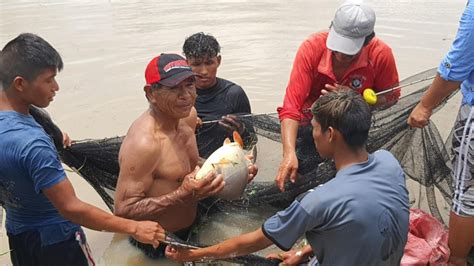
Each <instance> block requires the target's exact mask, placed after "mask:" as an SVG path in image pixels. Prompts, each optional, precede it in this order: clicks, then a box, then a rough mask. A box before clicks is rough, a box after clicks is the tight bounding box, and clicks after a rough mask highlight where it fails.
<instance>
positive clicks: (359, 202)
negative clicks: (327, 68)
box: [166, 90, 409, 265]
mask: <svg viewBox="0 0 474 266" xmlns="http://www.w3.org/2000/svg"><path fill="white" fill-rule="evenodd" d="M312 113H313V120H312V125H313V138H314V143H315V145H316V147H317V149H318V152H319V154H320V155H321V156H322V157H324V158H329V159H333V160H334V163H335V166H336V169H337V174H336V176H335V178H333V179H332V180H330V181H328V182H327V183H325V184H324V185H321V186H318V187H316V188H314V189H313V190H310V191H309V192H308V193H307V194H306V195H305V196H303V197H301V199H299V200H296V201H294V202H293V203H292V204H291V205H290V206H289V207H288V208H287V209H285V210H283V211H280V212H278V213H276V214H275V215H274V216H272V217H270V218H269V219H268V220H266V221H265V222H264V224H263V225H262V227H261V228H259V229H258V230H256V231H254V232H251V233H248V234H244V235H241V236H237V237H234V238H231V239H229V240H226V241H224V242H222V243H220V244H217V245H214V246H211V247H207V248H203V249H195V250H186V249H175V248H172V247H168V249H167V251H166V255H167V256H168V257H169V258H171V259H175V260H182V261H193V260H197V259H200V258H203V257H205V258H208V259H219V258H226V257H234V256H241V255H244V254H248V253H252V252H255V251H258V250H261V249H263V248H266V247H268V246H270V245H272V244H275V245H277V246H278V247H279V248H281V249H283V250H290V249H291V247H292V246H293V245H294V244H295V242H296V241H297V240H298V239H299V238H300V237H301V236H303V235H305V236H306V239H307V240H308V243H309V245H307V246H305V247H303V248H302V249H301V250H292V251H289V252H285V253H282V254H280V255H279V256H273V257H276V258H279V259H281V260H283V262H284V263H285V264H298V263H301V262H303V261H305V260H307V259H310V258H311V257H313V258H312V259H311V261H310V262H311V263H310V264H311V265H319V264H321V265H399V264H400V260H401V258H402V256H403V250H404V247H405V244H406V241H407V234H408V222H409V221H408V218H409V205H408V191H407V189H406V186H405V176H404V174H403V170H402V168H401V166H400V164H399V163H398V161H397V160H396V159H395V157H393V155H392V154H391V153H389V152H388V151H384V150H379V151H377V152H375V153H373V154H369V153H368V152H367V150H366V142H367V138H368V132H369V128H370V124H371V113H370V108H369V106H368V105H367V103H366V102H365V101H364V100H363V99H362V97H361V96H360V95H359V94H357V93H356V92H354V91H352V90H341V91H338V92H330V93H328V94H327V95H324V96H322V97H321V98H319V99H318V100H317V101H316V102H315V104H314V105H313V107H312Z"/></svg>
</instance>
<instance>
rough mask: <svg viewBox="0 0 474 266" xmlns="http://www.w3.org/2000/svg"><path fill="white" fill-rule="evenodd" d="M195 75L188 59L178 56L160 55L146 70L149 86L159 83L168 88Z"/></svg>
mask: <svg viewBox="0 0 474 266" xmlns="http://www.w3.org/2000/svg"><path fill="white" fill-rule="evenodd" d="M195 75H196V74H195V73H194V72H193V71H192V70H191V67H190V66H189V65H188V63H186V59H184V58H183V57H182V56H180V55H177V54H160V55H159V56H157V57H155V58H153V59H152V60H151V61H150V63H148V65H147V67H146V70H145V80H146V83H147V84H148V85H151V84H153V83H159V84H161V85H164V86H167V87H174V86H176V85H178V84H179V83H180V82H181V81H183V80H185V79H187V78H189V77H192V76H195Z"/></svg>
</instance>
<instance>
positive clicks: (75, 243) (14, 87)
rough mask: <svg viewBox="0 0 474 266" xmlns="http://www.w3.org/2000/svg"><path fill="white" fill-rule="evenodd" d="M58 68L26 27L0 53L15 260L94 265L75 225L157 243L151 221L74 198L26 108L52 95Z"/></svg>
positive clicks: (0, 124)
mask: <svg viewBox="0 0 474 266" xmlns="http://www.w3.org/2000/svg"><path fill="white" fill-rule="evenodd" d="M62 67H63V62H62V59H61V56H60V55H59V53H58V52H57V51H56V50H55V49H54V48H53V47H52V46H51V45H50V44H49V43H48V42H46V41H45V40H44V39H42V38H41V37H39V36H37V35H34V34H30V33H24V34H21V35H19V36H18V37H16V38H15V39H13V40H11V41H10V42H8V43H7V44H6V45H5V47H4V48H3V49H2V51H1V52H0V81H1V84H2V87H0V192H1V193H0V202H3V204H4V208H5V210H6V230H7V235H8V240H9V246H10V250H11V253H10V257H11V261H12V263H13V265H25V266H26V265H48V266H51V265H95V264H94V261H93V260H92V257H91V254H90V253H89V251H90V250H89V248H88V246H87V243H86V239H85V236H84V232H83V231H82V229H81V227H80V225H84V226H86V227H88V228H90V229H93V230H98V231H109V232H119V233H125V234H130V235H133V237H134V238H137V239H139V240H140V241H142V242H145V243H150V244H153V245H154V246H158V244H159V239H163V237H164V233H163V229H162V228H161V226H160V225H159V224H158V223H156V222H150V221H141V222H137V221H133V220H128V219H124V218H119V217H116V216H113V215H111V214H109V213H106V212H105V211H103V210H101V209H98V208H96V207H94V206H92V205H89V204H87V203H85V202H83V201H81V200H79V199H78V198H77V197H76V195H75V192H74V189H73V187H72V185H71V183H70V182H69V180H68V179H67V177H66V174H65V172H64V169H63V168H62V165H61V161H60V160H59V158H58V154H57V151H56V148H55V146H54V144H53V142H52V140H51V139H50V137H49V136H48V135H47V134H46V132H45V131H44V130H43V128H42V127H41V126H40V125H39V124H38V123H36V121H35V120H34V119H33V117H32V116H31V115H30V114H29V107H30V106H31V105H35V106H37V107H41V108H44V107H47V106H48V105H49V104H50V102H51V101H53V98H54V96H55V94H56V92H57V91H58V90H59V85H58V83H57V82H56V79H55V77H56V74H57V72H58V71H60V70H61V69H62Z"/></svg>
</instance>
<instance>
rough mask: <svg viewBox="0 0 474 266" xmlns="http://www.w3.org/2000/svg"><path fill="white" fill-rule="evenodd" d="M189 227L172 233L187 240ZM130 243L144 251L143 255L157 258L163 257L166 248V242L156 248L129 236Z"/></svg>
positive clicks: (189, 232)
mask: <svg viewBox="0 0 474 266" xmlns="http://www.w3.org/2000/svg"><path fill="white" fill-rule="evenodd" d="M191 228H192V226H191V227H190V228H186V229H183V230H180V231H177V232H175V233H174V235H176V236H177V237H179V238H180V239H181V240H184V241H188V238H189V236H190V234H191ZM128 240H129V242H130V244H132V245H134V246H135V247H137V248H139V249H140V250H142V251H143V253H145V255H146V256H147V257H149V258H151V259H159V258H164V257H165V249H166V246H167V245H166V244H163V243H160V245H159V246H158V247H157V248H154V247H153V246H152V245H150V244H143V243H141V242H138V241H137V240H136V239H135V238H133V237H129V238H128Z"/></svg>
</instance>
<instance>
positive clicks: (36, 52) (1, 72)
mask: <svg viewBox="0 0 474 266" xmlns="http://www.w3.org/2000/svg"><path fill="white" fill-rule="evenodd" d="M46 69H56V70H58V71H61V70H62V69H63V60H62V59H61V56H60V55H59V53H58V51H56V49H54V48H53V46H51V44H49V43H48V42H47V41H45V40H44V39H43V38H41V37H39V36H38V35H35V34H32V33H22V34H20V35H18V37H16V38H15V39H13V40H11V41H10V42H8V43H7V44H6V45H5V47H3V49H2V51H1V52H0V80H1V82H2V85H3V89H4V90H6V89H7V88H8V87H10V86H11V84H12V82H13V80H14V79H15V77H17V76H21V77H24V78H25V79H26V80H28V81H32V80H34V79H36V77H37V76H38V75H39V74H41V72H42V71H44V70H46Z"/></svg>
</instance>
